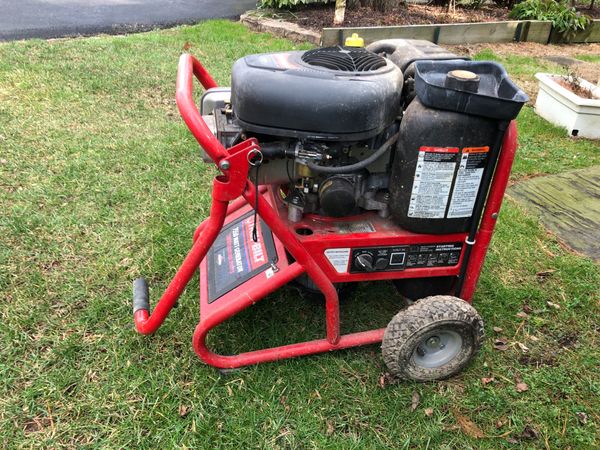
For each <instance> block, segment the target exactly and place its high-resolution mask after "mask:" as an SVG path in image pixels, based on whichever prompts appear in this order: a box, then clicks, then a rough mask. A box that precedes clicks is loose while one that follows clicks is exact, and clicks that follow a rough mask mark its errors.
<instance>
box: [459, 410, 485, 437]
mask: <svg viewBox="0 0 600 450" xmlns="http://www.w3.org/2000/svg"><path fill="white" fill-rule="evenodd" d="M452 412H453V414H454V417H455V418H456V421H457V422H458V425H460V429H461V430H462V432H463V433H465V434H466V435H467V436H470V437H472V438H475V439H481V438H483V437H485V434H483V431H481V429H480V428H479V427H478V426H477V425H476V424H475V423H474V422H473V421H471V419H469V418H468V417H465V416H463V415H462V414H461V413H459V412H458V411H457V410H456V409H454V410H452Z"/></svg>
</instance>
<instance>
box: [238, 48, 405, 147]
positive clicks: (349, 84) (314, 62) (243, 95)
mask: <svg viewBox="0 0 600 450" xmlns="http://www.w3.org/2000/svg"><path fill="white" fill-rule="evenodd" d="M402 83H403V77H402V73H401V72H400V70H399V69H398V68H397V67H396V66H395V65H394V64H392V63H391V62H389V61H388V60H387V59H385V58H383V57H381V56H379V55H376V54H375V53H373V52H370V51H368V50H366V49H362V48H353V47H326V48H318V49H314V50H309V51H306V52H284V53H266V54H259V55H249V56H246V57H244V58H241V59H239V60H238V61H237V62H236V63H235V64H234V66H233V70H232V75H231V102H232V105H233V110H234V113H235V116H236V120H237V121H238V122H239V124H240V125H241V126H242V128H244V129H246V130H248V131H251V132H255V133H261V134H269V135H275V136H289V137H299V138H311V139H325V140H361V139H367V138H369V137H372V136H375V135H377V134H379V133H380V132H381V131H382V130H383V129H384V128H386V127H387V126H389V125H390V124H391V123H392V122H393V121H394V119H395V118H396V117H397V116H398V115H399V114H400V106H401V102H400V96H401V91H402Z"/></svg>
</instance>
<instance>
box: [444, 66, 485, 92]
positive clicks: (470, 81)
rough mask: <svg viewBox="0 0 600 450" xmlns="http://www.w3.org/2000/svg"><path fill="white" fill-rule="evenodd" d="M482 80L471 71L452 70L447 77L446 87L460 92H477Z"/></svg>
mask: <svg viewBox="0 0 600 450" xmlns="http://www.w3.org/2000/svg"><path fill="white" fill-rule="evenodd" d="M480 79H481V78H480V77H479V75H477V74H476V73H474V72H471V71H470V70H460V69H458V70H451V71H450V72H448V74H447V75H446V81H445V83H444V86H446V87H447V88H450V89H456V90H458V91H466V92H477V89H478V88H479V80H480Z"/></svg>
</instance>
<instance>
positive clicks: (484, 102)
mask: <svg viewBox="0 0 600 450" xmlns="http://www.w3.org/2000/svg"><path fill="white" fill-rule="evenodd" d="M354 42H356V40H354ZM194 76H195V77H196V78H197V79H198V80H199V82H200V83H201V84H202V86H203V87H204V88H205V92H204V94H203V95H202V98H201V99H200V101H199V105H198V104H197V103H196V102H195V100H194V97H193V92H192V84H193V78H194ZM176 98H177V105H178V107H179V111H180V112H181V115H182V117H183V120H184V121H185V123H186V125H187V126H188V128H189V130H190V131H191V133H192V134H193V135H194V137H195V138H196V140H197V141H198V143H199V144H200V146H201V147H202V149H203V151H202V152H201V153H202V158H203V159H204V160H205V161H207V162H214V163H215V164H216V165H217V167H218V169H219V171H220V174H219V175H218V176H216V177H215V178H214V182H213V191H212V206H211V210H210V216H209V217H208V219H206V220H205V221H204V222H202V223H201V224H200V225H199V226H198V228H197V229H196V231H195V233H194V244H193V246H192V249H191V250H190V252H189V254H188V255H187V257H186V258H185V260H184V261H183V263H182V265H181V267H180V269H179V270H178V272H177V274H176V275H175V277H174V278H173V280H172V281H171V283H170V284H169V286H168V287H167V289H166V291H165V292H164V294H163V296H162V298H161V299H160V301H159V302H158V304H157V305H156V307H155V309H154V311H153V312H152V314H150V306H149V293H148V285H147V283H146V281H145V280H144V279H142V278H139V279H137V280H135V281H134V284H133V313H134V320H135V326H136V328H137V330H138V332H140V333H142V334H151V333H154V332H155V331H156V330H157V329H158V327H160V325H161V324H162V323H163V321H164V320H165V318H166V316H167V315H168V314H169V311H170V310H171V308H172V307H173V306H174V304H175V303H176V301H177V299H178V298H179V296H180V295H181V293H182V291H183V290H184V288H185V286H186V284H187V283H188V282H189V280H190V279H191V278H192V276H193V275H194V273H195V272H196V271H197V270H199V280H200V321H199V323H198V325H197V327H196V330H195V333H194V337H193V346H194V350H195V351H196V353H197V354H198V356H199V357H200V358H201V359H202V360H203V361H205V362H206V363H208V364H210V365H212V366H215V367H217V368H221V369H231V368H237V367H241V366H245V365H249V364H256V363H261V362H266V361H274V360H278V359H283V358H291V357H296V356H302V355H308V354H314V353H320V352H326V351H331V350H338V349H344V348H349V347H354V346H359V345H365V344H374V343H379V342H381V343H382V353H383V360H384V361H385V364H386V365H387V367H388V369H389V371H390V373H391V374H393V375H395V376H396V377H399V378H402V379H411V380H417V381H426V380H438V379H442V378H446V377H449V376H451V375H453V374H455V373H457V372H458V371H459V370H461V369H462V368H463V367H464V366H466V365H467V364H468V363H469V362H470V361H471V359H472V358H473V356H474V355H475V354H476V353H477V351H478V350H479V348H480V346H481V343H482V340H483V321H482V319H481V317H480V316H479V314H478V313H477V311H476V310H475V309H474V308H473V307H472V306H471V304H470V302H471V298H472V296H473V291H474V289H475V286H476V284H477V281H478V278H479V274H480V272H481V268H482V265H483V261H484V258H485V255H486V252H487V249H488V246H489V243H490V240H491V237H492V233H493V231H494V226H495V223H496V220H497V218H498V213H499V210H500V206H501V204H502V199H503V195H504V191H505V189H506V185H507V182H508V179H509V174H510V170H511V166H512V163H513V159H514V156H515V151H516V146H517V132H516V125H515V122H514V119H515V118H516V117H517V115H518V113H519V111H520V109H521V107H522V106H523V104H524V103H525V102H526V101H527V100H528V98H527V96H526V95H525V93H524V92H523V91H521V90H520V89H519V88H518V87H517V86H515V84H514V83H513V82H512V81H511V80H510V79H509V77H508V75H507V73H506V71H505V70H504V69H503V68H502V66H500V65H499V64H497V63H495V62H482V61H470V60H468V58H461V57H459V56H457V55H455V54H452V53H450V52H448V51H447V50H445V49H443V48H441V47H439V46H437V45H434V44H432V43H430V42H427V41H420V40H404V39H390V40H383V41H377V42H375V43H373V44H371V45H369V46H368V47H366V48H364V47H359V46H351V45H346V46H336V47H326V48H315V49H312V50H308V51H290V52H281V53H266V54H257V55H249V56H246V57H244V58H241V59H239V60H238V61H237V62H236V63H235V64H234V65H233V69H232V74H231V87H230V88H229V87H217V85H216V83H215V81H214V80H213V79H212V77H211V76H210V75H209V73H208V72H207V71H206V69H205V68H204V67H203V66H202V64H201V63H200V62H199V61H198V60H197V59H196V58H194V57H193V56H192V55H189V54H184V55H182V56H181V59H180V61H179V68H178V75H177V95H176ZM374 280H391V281H393V282H394V284H395V286H396V288H397V289H398V292H399V295H400V296H402V297H404V298H405V299H408V302H407V303H408V305H409V306H407V307H406V308H404V309H402V310H401V311H399V312H398V314H397V315H396V316H394V317H393V318H392V319H391V321H390V322H389V324H388V326H387V327H386V328H382V329H375V330H370V331H363V332H357V333H351V334H341V333H340V320H339V296H340V294H341V293H342V292H344V288H345V287H348V286H350V285H351V283H360V282H364V281H374ZM288 283H294V284H295V285H296V286H300V287H301V288H302V289H304V290H306V291H308V292H312V293H318V294H320V295H322V297H323V298H324V302H325V315H326V326H327V329H326V336H325V337H324V338H323V339H319V340H313V341H309V342H301V343H294V344H289V345H283V346H279V347H275V348H268V349H261V350H256V351H251V352H246V353H241V354H238V355H227V356H225V355H219V354H216V353H214V352H212V351H211V350H210V349H209V348H207V346H206V342H205V340H206V336H207V333H208V332H209V331H210V330H211V329H213V328H215V327H216V326H218V325H219V324H221V323H222V322H224V321H225V320H227V319H228V318H230V317H232V316H234V315H235V314H237V313H239V312H240V311H242V310H244V309H246V308H248V307H249V306H251V305H253V304H254V303H256V302H258V301H260V300H261V299H263V298H264V297H265V296H267V295H268V294H270V293H272V292H273V291H275V290H277V289H279V288H280V287H282V286H284V285H286V284H288Z"/></svg>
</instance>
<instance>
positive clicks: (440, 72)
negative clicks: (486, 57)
mask: <svg viewBox="0 0 600 450" xmlns="http://www.w3.org/2000/svg"><path fill="white" fill-rule="evenodd" d="M415 67H416V74H417V76H416V79H415V81H416V85H415V87H416V92H417V98H415V100H413V101H412V102H411V103H410V105H409V106H408V108H407V109H406V111H405V114H404V117H403V119H402V123H401V125H400V138H399V139H398V144H397V149H396V155H395V158H394V163H393V167H392V174H391V180H390V194H391V195H390V210H391V212H392V217H393V218H394V220H395V222H396V223H398V224H399V225H400V226H402V227H403V228H405V229H407V230H409V231H414V232H419V233H432V234H444V233H460V232H467V231H469V230H470V229H471V228H472V227H471V225H472V224H473V223H474V221H478V220H479V217H477V216H478V214H479V211H481V208H482V205H483V202H484V201H485V196H486V194H487V191H488V188H489V182H490V180H491V175H492V173H493V171H494V168H495V165H496V161H497V158H498V154H499V150H500V145H501V142H502V137H503V135H504V131H505V130H506V127H507V125H508V122H509V121H510V120H511V119H513V118H515V117H516V116H517V114H518V113H519V111H520V109H521V107H522V106H523V103H524V102H526V101H527V96H526V95H525V93H523V91H521V90H520V89H519V88H517V87H516V86H515V85H514V84H513V83H512V81H510V80H509V79H508V76H507V75H506V72H505V71H504V69H503V68H502V67H501V66H499V65H498V64H496V63H490V62H472V61H458V60H454V61H419V62H417V63H416V64H415Z"/></svg>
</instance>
